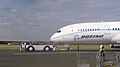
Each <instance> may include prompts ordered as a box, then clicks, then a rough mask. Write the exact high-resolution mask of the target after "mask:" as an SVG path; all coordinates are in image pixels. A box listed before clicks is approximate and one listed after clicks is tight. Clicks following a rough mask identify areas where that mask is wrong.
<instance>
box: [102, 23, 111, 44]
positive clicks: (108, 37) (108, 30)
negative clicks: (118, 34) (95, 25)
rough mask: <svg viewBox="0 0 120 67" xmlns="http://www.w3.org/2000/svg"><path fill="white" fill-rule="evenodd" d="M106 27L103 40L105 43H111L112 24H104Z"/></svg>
mask: <svg viewBox="0 0 120 67" xmlns="http://www.w3.org/2000/svg"><path fill="white" fill-rule="evenodd" d="M104 28H105V30H104V39H103V40H104V41H103V42H105V43H109V41H110V29H109V28H110V26H109V25H104Z"/></svg>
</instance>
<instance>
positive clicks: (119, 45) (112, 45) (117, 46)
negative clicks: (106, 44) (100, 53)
mask: <svg viewBox="0 0 120 67" xmlns="http://www.w3.org/2000/svg"><path fill="white" fill-rule="evenodd" d="M110 47H111V48H120V44H110Z"/></svg>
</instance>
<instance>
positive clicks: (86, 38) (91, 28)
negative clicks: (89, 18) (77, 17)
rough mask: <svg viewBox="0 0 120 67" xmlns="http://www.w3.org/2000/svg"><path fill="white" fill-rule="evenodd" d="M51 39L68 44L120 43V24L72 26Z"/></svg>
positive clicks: (63, 29)
mask: <svg viewBox="0 0 120 67" xmlns="http://www.w3.org/2000/svg"><path fill="white" fill-rule="evenodd" d="M50 39H51V41H54V42H60V43H66V44H114V43H120V22H96V23H79V24H72V25H68V26H65V27H63V28H61V29H59V30H58V31H57V32H56V33H55V34H54V35H53V36H52V37H51V38H50Z"/></svg>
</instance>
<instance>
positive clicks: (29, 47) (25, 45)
mask: <svg viewBox="0 0 120 67" xmlns="http://www.w3.org/2000/svg"><path fill="white" fill-rule="evenodd" d="M21 48H22V49H24V50H27V51H30V52H32V51H38V50H40V51H55V46H53V45H47V44H31V43H26V42H25V43H22V44H21Z"/></svg>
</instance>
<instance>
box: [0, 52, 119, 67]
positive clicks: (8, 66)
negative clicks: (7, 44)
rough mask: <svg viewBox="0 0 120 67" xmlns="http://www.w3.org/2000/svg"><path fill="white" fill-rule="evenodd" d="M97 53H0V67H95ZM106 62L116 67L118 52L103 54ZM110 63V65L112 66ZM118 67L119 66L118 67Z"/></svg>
mask: <svg viewBox="0 0 120 67" xmlns="http://www.w3.org/2000/svg"><path fill="white" fill-rule="evenodd" d="M97 53H98V52H97V51H79V52H19V51H0V67H96V66H97V64H98V63H97V58H96V55H97ZM105 55H106V58H107V59H106V60H107V61H112V63H113V64H114V66H113V67H117V66H116V65H115V64H116V56H117V55H120V53H119V52H105ZM112 63H111V64H112ZM118 67H119V66H118Z"/></svg>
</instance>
